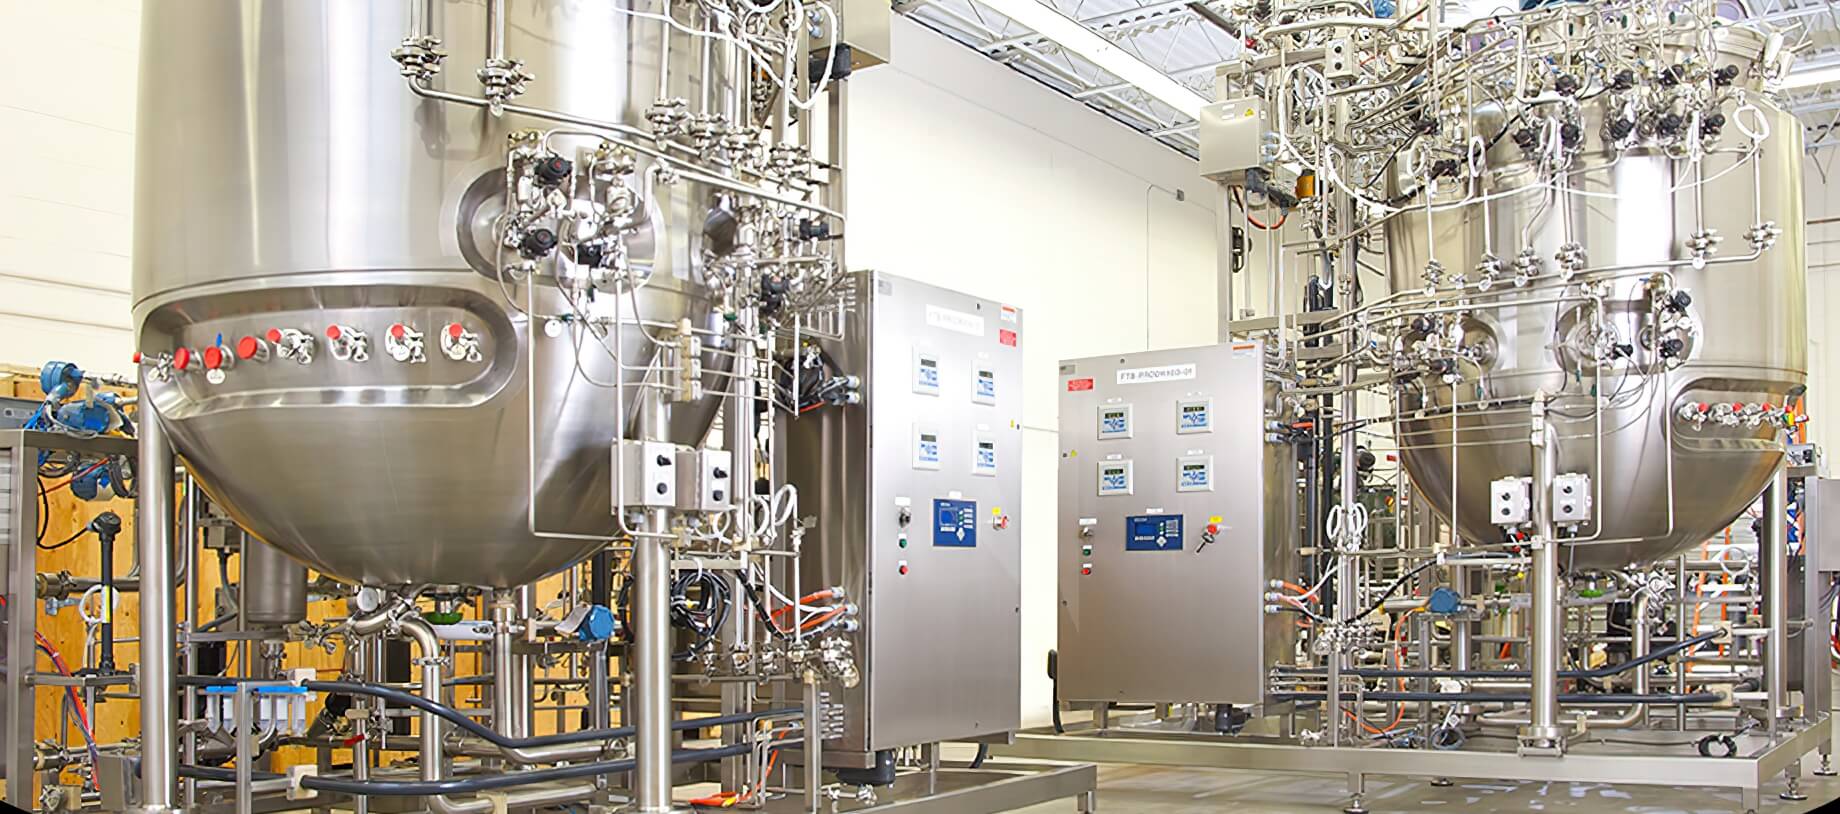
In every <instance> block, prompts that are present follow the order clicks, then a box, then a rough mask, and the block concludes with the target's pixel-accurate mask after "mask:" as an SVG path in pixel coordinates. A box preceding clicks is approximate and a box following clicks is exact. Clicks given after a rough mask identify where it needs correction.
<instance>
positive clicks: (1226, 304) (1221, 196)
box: [1214, 184, 1235, 342]
mask: <svg viewBox="0 0 1840 814" xmlns="http://www.w3.org/2000/svg"><path fill="white" fill-rule="evenodd" d="M1214 194H1215V195H1216V196H1217V197H1216V199H1215V201H1214V212H1215V213H1216V215H1215V220H1214V245H1215V246H1216V247H1217V250H1216V251H1215V253H1214V258H1215V262H1216V263H1217V264H1218V266H1217V268H1215V270H1214V276H1215V278H1216V279H1218V280H1219V281H1220V282H1219V285H1217V286H1216V287H1215V289H1214V290H1215V292H1216V293H1217V295H1218V296H1217V297H1216V305H1217V308H1218V310H1219V317H1218V318H1219V320H1220V324H1219V325H1218V326H1217V333H1216V337H1215V338H1216V339H1218V340H1219V341H1221V342H1230V341H1232V340H1233V331H1232V327H1231V326H1232V324H1233V258H1234V257H1235V255H1234V253H1233V192H1232V189H1231V188H1230V187H1228V186H1227V185H1226V184H1216V185H1214Z"/></svg>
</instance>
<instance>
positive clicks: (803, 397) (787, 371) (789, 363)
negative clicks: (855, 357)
mask: <svg viewBox="0 0 1840 814" xmlns="http://www.w3.org/2000/svg"><path fill="white" fill-rule="evenodd" d="M809 348H810V350H811V351H812V356H811V357H810V358H813V359H816V360H817V364H815V365H806V364H805V363H804V359H805V358H806V356H805V353H804V352H803V350H802V351H801V352H799V353H795V354H792V355H789V356H781V357H779V358H778V359H777V360H776V362H777V364H778V365H779V368H780V374H779V375H778V376H777V377H775V379H774V395H775V396H777V398H775V399H773V403H774V404H777V405H784V406H786V407H787V408H789V409H790V410H791V411H792V412H795V413H803V412H806V411H809V410H814V409H817V408H818V407H820V406H823V404H824V397H825V396H826V395H827V394H826V393H825V392H824V386H825V384H826V383H827V382H830V381H833V380H836V379H837V378H838V375H837V370H838V368H837V363H836V361H835V360H833V359H831V356H830V354H828V353H825V352H824V349H823V348H820V347H817V346H815V345H813V346H809ZM795 374H796V375H797V376H798V377H799V380H798V384H799V388H798V389H799V403H798V404H793V403H792V377H793V375H795Z"/></svg>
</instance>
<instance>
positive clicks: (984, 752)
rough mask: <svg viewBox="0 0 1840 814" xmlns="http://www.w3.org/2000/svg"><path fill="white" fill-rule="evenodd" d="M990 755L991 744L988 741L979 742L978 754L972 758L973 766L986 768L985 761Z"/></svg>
mask: <svg viewBox="0 0 1840 814" xmlns="http://www.w3.org/2000/svg"><path fill="white" fill-rule="evenodd" d="M989 757H990V744H988V743H980V744H978V750H977V756H976V757H974V758H972V759H971V768H973V769H982V768H984V761H985V760H986V759H987V758H989Z"/></svg>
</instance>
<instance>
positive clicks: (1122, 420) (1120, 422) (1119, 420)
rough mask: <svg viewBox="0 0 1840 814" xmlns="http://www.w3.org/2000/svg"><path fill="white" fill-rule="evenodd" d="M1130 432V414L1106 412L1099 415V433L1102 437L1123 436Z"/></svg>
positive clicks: (1113, 411) (1122, 411)
mask: <svg viewBox="0 0 1840 814" xmlns="http://www.w3.org/2000/svg"><path fill="white" fill-rule="evenodd" d="M1130 431H1131V414H1130V413H1127V412H1125V411H1124V410H1106V411H1105V412H1103V413H1100V414H1099V432H1100V433H1101V434H1103V435H1123V434H1125V433H1127V432H1130Z"/></svg>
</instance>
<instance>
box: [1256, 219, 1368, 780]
mask: <svg viewBox="0 0 1840 814" xmlns="http://www.w3.org/2000/svg"><path fill="white" fill-rule="evenodd" d="M1339 197H1340V198H1341V209H1342V212H1343V214H1344V216H1346V217H1347V218H1348V220H1347V221H1344V222H1348V223H1352V222H1353V217H1354V211H1355V210H1354V202H1353V200H1352V199H1350V198H1349V197H1348V194H1347V193H1346V192H1343V193H1341V194H1340V195H1339ZM1269 242H1274V243H1275V242H1276V236H1275V235H1274V236H1273V239H1272V240H1271V241H1269ZM1352 248H1353V247H1352V246H1351V247H1350V249H1352ZM1345 254H1347V257H1348V264H1347V274H1348V275H1350V276H1349V277H1348V278H1347V280H1346V282H1347V288H1348V290H1349V291H1353V290H1354V277H1353V274H1354V273H1355V271H1356V268H1355V265H1354V260H1355V257H1354V253H1353V252H1352V251H1349V252H1346V253H1345ZM1280 260H1282V258H1280ZM1311 279H1312V278H1310V277H1305V278H1304V280H1305V283H1304V284H1305V285H1310V284H1311V283H1310V280H1311ZM1350 305H1352V303H1351V304H1350ZM1358 374H1359V371H1358V369H1357V367H1356V364H1355V362H1354V360H1353V359H1352V358H1350V360H1349V361H1348V362H1346V363H1344V364H1343V365H1342V384H1343V385H1344V387H1345V389H1346V391H1347V395H1346V396H1345V397H1344V398H1343V399H1342V413H1341V416H1340V420H1341V444H1340V447H1341V451H1342V460H1341V472H1340V475H1339V477H1340V478H1341V483H1340V484H1339V485H1340V486H1341V513H1342V522H1341V534H1342V539H1340V540H1335V541H1333V543H1334V547H1335V552H1336V555H1335V616H1336V617H1337V618H1340V619H1347V620H1349V621H1356V620H1354V619H1352V617H1353V615H1354V614H1356V613H1359V612H1360V610H1359V605H1360V601H1361V600H1360V596H1359V595H1358V593H1359V590H1358V589H1359V585H1358V584H1357V583H1358V577H1357V575H1356V573H1355V568H1356V563H1355V559H1354V556H1353V552H1354V550H1355V549H1357V548H1359V547H1360V544H1361V541H1360V538H1359V537H1358V536H1357V533H1358V527H1357V525H1356V523H1355V511H1356V510H1355V505H1356V500H1357V499H1358V497H1357V495H1356V491H1355V487H1356V486H1357V485H1358V483H1357V482H1358V481H1359V479H1360V473H1359V471H1358V469H1357V467H1358V466H1359V464H1360V457H1361V456H1360V455H1359V454H1358V439H1359V436H1358V435H1356V432H1355V430H1356V428H1357V426H1358V422H1357V419H1358V418H1359V407H1360V404H1359V401H1358V400H1357V399H1356V398H1355V394H1354V381H1355V377H1356V376H1357V375H1358ZM1347 657H1348V655H1347V653H1346V652H1345V651H1343V650H1342V649H1340V648H1337V649H1336V652H1335V656H1334V661H1335V662H1336V664H1334V665H1331V673H1332V675H1334V677H1335V681H1332V682H1331V686H1330V690H1331V692H1332V696H1331V697H1333V698H1334V699H1335V705H1334V709H1332V710H1331V711H1330V714H1331V715H1332V716H1334V718H1335V721H1334V724H1335V725H1334V726H1333V727H1332V728H1331V729H1330V732H1331V733H1334V736H1333V737H1332V738H1331V740H1332V741H1334V742H1335V743H1336V745H1340V740H1341V738H1340V733H1341V731H1342V701H1341V699H1342V694H1341V687H1340V685H1339V684H1338V683H1336V682H1339V681H1340V679H1341V669H1340V667H1341V666H1342V662H1343V661H1344V660H1345V659H1347ZM1357 714H1358V713H1357Z"/></svg>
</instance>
